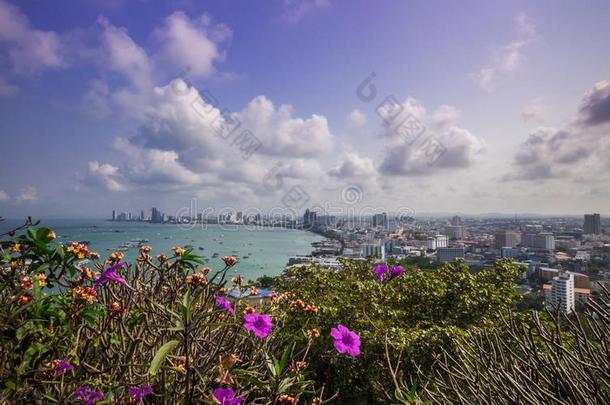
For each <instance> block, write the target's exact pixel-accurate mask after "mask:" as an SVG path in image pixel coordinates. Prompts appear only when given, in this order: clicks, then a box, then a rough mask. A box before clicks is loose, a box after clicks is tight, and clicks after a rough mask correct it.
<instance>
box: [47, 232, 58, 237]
mask: <svg viewBox="0 0 610 405" xmlns="http://www.w3.org/2000/svg"><path fill="white" fill-rule="evenodd" d="M48 236H49V238H51V239H55V238H57V234H56V233H55V232H54V231H49V234H48Z"/></svg>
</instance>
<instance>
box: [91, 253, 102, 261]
mask: <svg viewBox="0 0 610 405" xmlns="http://www.w3.org/2000/svg"><path fill="white" fill-rule="evenodd" d="M89 257H90V258H91V259H93V260H97V259H99V258H100V254H99V253H97V252H91V253H89Z"/></svg>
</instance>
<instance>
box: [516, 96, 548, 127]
mask: <svg viewBox="0 0 610 405" xmlns="http://www.w3.org/2000/svg"><path fill="white" fill-rule="evenodd" d="M546 111H547V107H546V104H545V103H544V100H543V99H541V98H535V99H533V100H530V101H528V102H527V104H525V106H524V107H523V110H522V111H521V118H523V121H526V122H527V121H536V120H541V119H542V118H544V116H545V114H546Z"/></svg>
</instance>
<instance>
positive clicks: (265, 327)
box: [244, 313, 273, 339]
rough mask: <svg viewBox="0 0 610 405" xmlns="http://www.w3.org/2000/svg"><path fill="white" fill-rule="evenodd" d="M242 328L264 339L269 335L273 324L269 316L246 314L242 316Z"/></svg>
mask: <svg viewBox="0 0 610 405" xmlns="http://www.w3.org/2000/svg"><path fill="white" fill-rule="evenodd" d="M244 328H246V329H247V330H249V331H250V332H252V333H254V334H255V335H256V336H257V337H259V338H260V339H264V338H266V337H267V336H268V335H269V334H270V333H271V328H273V323H272V321H271V316H270V315H265V314H256V313H254V314H246V315H244Z"/></svg>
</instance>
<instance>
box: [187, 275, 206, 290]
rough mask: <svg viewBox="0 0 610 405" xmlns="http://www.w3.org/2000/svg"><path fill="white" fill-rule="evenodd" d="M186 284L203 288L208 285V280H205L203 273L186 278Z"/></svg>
mask: <svg viewBox="0 0 610 405" xmlns="http://www.w3.org/2000/svg"><path fill="white" fill-rule="evenodd" d="M186 282H187V283H189V284H190V285H192V286H193V287H198V286H201V287H203V286H206V285H207V284H208V280H207V279H206V278H205V274H203V273H195V274H190V275H188V276H186Z"/></svg>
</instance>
